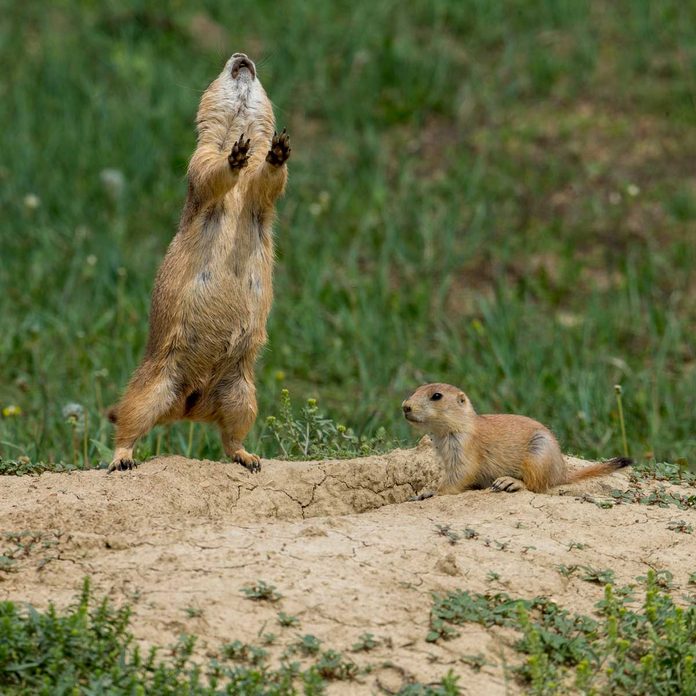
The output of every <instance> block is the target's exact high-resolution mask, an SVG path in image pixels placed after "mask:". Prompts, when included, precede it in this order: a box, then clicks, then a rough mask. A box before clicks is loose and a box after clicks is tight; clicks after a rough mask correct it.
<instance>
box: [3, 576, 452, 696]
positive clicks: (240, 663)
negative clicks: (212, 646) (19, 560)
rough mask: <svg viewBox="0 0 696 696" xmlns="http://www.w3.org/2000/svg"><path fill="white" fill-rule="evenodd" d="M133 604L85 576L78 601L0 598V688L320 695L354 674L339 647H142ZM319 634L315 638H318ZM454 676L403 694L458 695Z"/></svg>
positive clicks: (11, 691) (185, 638)
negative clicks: (43, 603)
mask: <svg viewBox="0 0 696 696" xmlns="http://www.w3.org/2000/svg"><path fill="white" fill-rule="evenodd" d="M130 620H131V610H130V608H129V607H128V606H125V607H121V608H116V607H114V606H113V605H112V604H111V603H110V602H109V601H108V599H104V600H102V601H101V602H95V601H94V598H93V597H92V595H91V593H90V586H89V582H88V581H87V580H85V582H84V585H83V589H82V594H81V596H80V597H79V599H78V601H76V602H75V604H74V605H73V606H71V607H69V608H68V609H66V610H64V611H58V610H57V609H56V608H55V607H54V606H50V607H49V609H48V610H47V611H45V612H42V611H38V610H36V609H34V608H32V607H28V608H20V607H19V606H17V605H16V604H15V603H13V602H0V690H1V691H2V693H3V694H6V695H7V696H14V695H15V694H16V695H17V696H19V694H29V693H31V694H51V695H52V696H53V695H58V694H71V695H75V694H111V695H112V696H119V695H121V694H123V696H126V695H133V694H138V695H140V694H152V695H153V696H158V695H160V694H161V695H163V696H164V695H165V694H167V695H168V696H174V695H177V694H181V695H182V696H184V695H186V696H213V695H217V694H245V695H246V696H295V695H296V694H305V695H306V696H319V695H321V694H325V693H326V689H327V687H328V685H329V683H330V682H332V681H336V680H354V679H355V677H356V676H357V675H358V667H357V665H356V664H355V663H354V662H353V661H352V660H350V659H349V658H347V657H345V656H343V655H342V654H341V653H339V652H337V651H336V650H325V651H323V652H320V651H319V650H318V648H317V650H316V651H314V652H311V653H309V652H305V653H303V655H304V658H307V657H308V656H310V657H311V659H305V660H304V664H301V663H300V662H299V661H297V660H294V659H290V658H287V659H283V660H281V662H280V664H279V665H278V666H272V665H271V664H270V659H269V656H268V653H267V651H266V650H264V649H263V648H261V647H259V646H254V645H249V644H246V643H242V642H241V641H239V640H236V641H234V642H232V643H227V644H225V645H223V646H221V647H220V649H219V651H218V653H217V654H216V655H215V657H212V658H211V659H210V660H209V661H208V662H207V663H206V664H202V663H201V661H200V660H196V658H195V654H194V650H195V647H196V638H195V637H194V636H190V635H182V636H181V637H180V639H179V641H178V643H177V644H176V645H175V646H172V647H171V648H169V649H168V650H167V653H168V657H161V656H160V655H161V653H162V652H163V651H162V649H161V648H159V649H158V648H152V649H151V650H150V651H149V652H148V653H147V655H144V654H143V653H142V652H141V650H140V648H139V647H138V645H137V643H136V641H135V638H134V636H133V634H132V633H131V630H130ZM315 640H316V639H315ZM456 682H457V678H456V677H455V676H454V675H452V674H448V675H447V676H445V677H443V679H442V680H441V682H440V684H435V685H423V684H417V683H413V684H409V685H408V686H407V687H405V688H404V689H403V690H402V691H400V692H399V693H400V694H402V696H408V695H410V696H416V695H418V696H456V694H458V693H459V690H458V689H457V687H456Z"/></svg>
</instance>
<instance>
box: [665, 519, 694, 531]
mask: <svg viewBox="0 0 696 696" xmlns="http://www.w3.org/2000/svg"><path fill="white" fill-rule="evenodd" d="M667 529H670V530H671V531H673V532H681V533H682V534H692V533H693V531H694V527H693V525H691V524H689V523H688V522H687V521H686V520H672V521H671V522H670V523H669V524H668V525H667Z"/></svg>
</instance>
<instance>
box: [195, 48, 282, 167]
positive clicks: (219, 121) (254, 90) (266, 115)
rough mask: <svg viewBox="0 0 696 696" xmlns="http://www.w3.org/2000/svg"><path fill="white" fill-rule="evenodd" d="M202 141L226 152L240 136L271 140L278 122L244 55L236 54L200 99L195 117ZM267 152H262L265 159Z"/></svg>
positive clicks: (252, 139) (254, 71)
mask: <svg viewBox="0 0 696 696" xmlns="http://www.w3.org/2000/svg"><path fill="white" fill-rule="evenodd" d="M196 125H197V127H198V138H199V141H204V140H212V141H213V142H214V143H215V144H216V145H219V146H220V148H221V150H222V149H227V148H228V147H230V146H231V145H232V143H234V141H235V140H237V138H239V137H240V135H241V134H245V135H246V136H248V137H250V138H251V141H252V154H253V149H258V148H254V140H255V139H256V138H255V136H259V137H260V138H263V139H267V140H268V142H269V143H270V140H271V138H272V136H273V130H274V127H275V119H274V117H273V107H272V105H271V101H270V99H269V98H268V96H267V95H266V92H265V90H264V88H263V86H262V85H261V82H260V81H259V79H258V77H257V74H256V65H255V64H254V61H252V60H251V58H249V56H247V55H246V54H245V53H233V54H232V56H231V57H230V58H229V60H228V61H227V62H226V63H225V67H224V68H223V69H222V72H221V73H220V74H219V75H218V76H217V77H216V78H215V79H214V80H213V81H212V82H211V83H210V85H209V86H208V88H207V89H206V90H205V92H204V93H203V96H202V97H201V103H200V106H199V107H198V115H197V117H196ZM265 154H266V151H265V150H264V151H263V155H264V156H265Z"/></svg>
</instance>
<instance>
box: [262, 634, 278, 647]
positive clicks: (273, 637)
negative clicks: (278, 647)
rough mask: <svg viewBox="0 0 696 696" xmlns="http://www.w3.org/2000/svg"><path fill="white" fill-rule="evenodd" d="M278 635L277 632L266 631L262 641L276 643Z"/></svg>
mask: <svg viewBox="0 0 696 696" xmlns="http://www.w3.org/2000/svg"><path fill="white" fill-rule="evenodd" d="M277 639H278V636H277V635H276V634H275V633H264V634H262V636H261V642H262V643H263V644H264V645H275V642H276V640H277Z"/></svg>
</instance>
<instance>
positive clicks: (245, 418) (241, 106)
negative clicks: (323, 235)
mask: <svg viewBox="0 0 696 696" xmlns="http://www.w3.org/2000/svg"><path fill="white" fill-rule="evenodd" d="M196 123H197V130H198V143H197V147H196V150H195V152H194V153H193V156H192V157H191V161H190V164H189V168H188V195H187V198H186V204H185V206H184V210H183V213H182V215H181V221H180V224H179V229H178V232H177V234H176V236H175V237H174V239H173V240H172V242H171V244H170V245H169V249H168V251H167V254H166V256H165V258H164V260H163V262H162V265H161V266H160V269H159V272H158V274H157V278H156V280H155V284H154V289H153V292H152V306H151V310H150V332H149V338H148V342H147V348H146V350H145V356H144V358H143V360H142V363H141V364H140V366H139V367H138V369H137V370H136V371H135V373H134V374H133V376H132V378H131V380H130V383H129V384H128V387H127V389H126V391H125V394H124V395H123V397H122V399H121V401H120V402H119V404H118V405H117V406H115V407H114V408H113V409H112V411H111V413H110V416H111V417H112V420H114V422H116V435H115V453H114V458H113V461H112V462H111V465H110V466H109V471H114V470H117V469H129V468H131V467H132V466H134V465H135V462H134V461H133V447H134V445H135V442H136V440H137V439H138V438H139V437H141V436H142V435H144V434H145V433H147V432H148V431H149V430H150V429H151V428H152V427H153V426H154V425H156V424H159V423H168V422H172V421H176V420H181V419H184V418H185V419H190V420H196V421H207V422H211V423H215V424H217V425H218V427H219V429H220V433H221V436H222V443H223V446H224V449H225V452H226V454H227V455H228V456H229V457H231V458H232V459H233V460H235V461H237V462H239V463H241V464H243V465H244V466H246V467H247V468H249V469H251V470H258V468H259V458H258V457H257V456H256V455H254V454H250V453H249V452H247V451H246V450H245V449H244V447H243V444H242V443H243V440H244V438H245V436H246V435H247V433H248V431H249V429H250V428H251V426H252V425H253V423H254V420H255V418H256V396H255V387H254V364H255V361H256V356H257V354H258V352H259V350H260V348H261V347H262V346H263V344H264V343H265V341H266V319H267V317H268V313H269V311H270V309H271V302H272V293H273V290H272V272H273V237H272V230H271V227H272V223H273V218H274V214H275V211H274V204H275V201H276V199H277V198H278V197H279V196H280V195H281V194H282V193H283V190H284V188H285V183H286V180H287V167H286V166H285V161H286V160H287V158H288V156H289V154H290V148H289V141H288V138H287V136H286V135H285V132H283V133H282V134H281V135H280V136H278V135H277V134H274V129H275V120H274V117H273V108H272V106H271V102H270V101H269V99H268V97H267V96H266V93H265V91H264V89H263V87H262V86H261V83H260V82H259V80H258V79H257V77H256V66H255V65H254V64H253V63H252V62H251V60H249V59H248V58H247V56H245V55H244V54H242V53H235V54H234V55H233V56H232V57H231V58H230V59H229V60H228V61H227V64H226V65H225V67H224V69H223V71H222V72H221V73H220V75H219V76H218V77H217V79H215V80H214V81H213V82H212V83H211V85H210V86H209V87H208V89H207V90H206V91H205V93H204V94H203V96H202V98H201V102H200V106H199V109H198V115H197V120H196Z"/></svg>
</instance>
